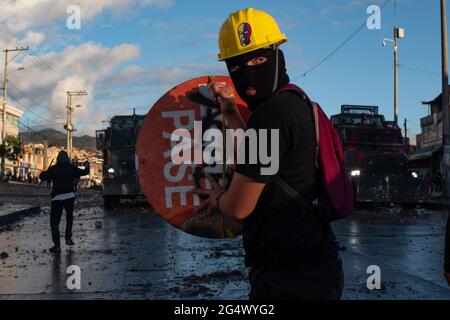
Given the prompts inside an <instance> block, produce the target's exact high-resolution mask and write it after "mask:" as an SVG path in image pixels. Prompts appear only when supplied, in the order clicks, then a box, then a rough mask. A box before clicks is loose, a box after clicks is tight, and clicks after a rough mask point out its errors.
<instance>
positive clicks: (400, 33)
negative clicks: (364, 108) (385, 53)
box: [382, 27, 405, 125]
mask: <svg viewBox="0 0 450 320" xmlns="http://www.w3.org/2000/svg"><path fill="white" fill-rule="evenodd" d="M404 37H405V29H403V28H399V27H395V28H394V40H392V39H388V38H384V39H383V42H382V46H383V47H386V46H387V43H388V42H391V43H393V45H394V123H395V125H398V66H399V64H398V39H403V38H404Z"/></svg>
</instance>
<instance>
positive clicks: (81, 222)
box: [0, 201, 450, 299]
mask: <svg viewBox="0 0 450 320" xmlns="http://www.w3.org/2000/svg"><path fill="white" fill-rule="evenodd" d="M95 202H96V201H93V202H92V203H95ZM428 214H429V213H428ZM428 214H427V215H421V216H419V217H413V216H411V217H402V218H399V217H398V213H392V214H383V215H382V217H380V215H376V216H374V215H373V214H367V213H364V212H362V213H360V214H358V215H357V216H356V217H354V218H352V219H349V220H346V221H341V222H339V223H338V224H336V225H335V229H336V233H337V235H338V238H339V240H340V241H341V243H342V244H343V245H345V247H346V248H347V250H346V251H344V252H342V256H343V260H344V264H345V271H346V288H345V293H344V298H345V299H450V289H449V288H448V287H447V286H446V284H445V283H444V281H443V280H442V278H441V269H442V268H441V265H442V252H443V248H442V245H443V241H444V226H445V221H446V215H445V214H444V213H441V212H432V213H431V215H428ZM47 225H48V208H44V209H43V212H42V213H41V214H40V215H37V216H33V217H28V218H25V219H24V220H22V221H21V222H19V223H16V224H15V225H12V226H10V227H8V228H4V229H2V230H0V252H6V253H8V255H9V257H7V258H5V259H0V299H21V298H25V299H55V298H58V299H111V298H112V299H115V298H120V299H199V298H201V299H246V298H247V292H248V285H247V281H246V277H247V270H246V269H245V267H244V265H243V250H242V247H241V240H240V239H236V240H234V241H215V240H205V239H200V238H196V237H192V236H190V235H187V234H184V233H182V232H179V231H178V230H176V229H174V228H173V227H171V226H170V225H168V224H166V223H165V222H164V221H162V220H161V219H160V218H159V217H158V216H157V215H156V214H154V213H152V212H151V211H150V210H148V209H142V208H139V207H134V208H130V207H128V208H126V207H124V208H121V209H118V210H115V211H111V212H105V211H104V210H103V209H102V208H101V207H98V206H93V205H91V206H89V205H85V206H84V209H81V210H78V211H77V212H76V222H75V225H74V231H75V237H74V240H75V241H76V245H75V247H74V248H73V249H67V248H65V247H63V252H62V253H61V255H60V256H54V255H51V254H49V253H48V252H47V249H48V248H49V247H50V246H51V241H50V234H49V230H48V226H47ZM69 265H78V266H79V267H80V268H81V279H82V280H81V285H82V288H81V290H78V291H77V290H75V291H70V290H68V289H67V287H66V280H67V277H68V276H69V275H68V274H66V269H67V267H68V266H69ZM370 265H378V266H380V268H381V276H382V289H381V290H375V291H369V290H368V289H367V287H366V280H367V277H368V276H369V275H367V274H366V269H367V267H368V266H370Z"/></svg>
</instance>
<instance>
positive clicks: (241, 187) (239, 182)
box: [194, 173, 266, 220]
mask: <svg viewBox="0 0 450 320" xmlns="http://www.w3.org/2000/svg"><path fill="white" fill-rule="evenodd" d="M206 177H207V178H208V180H209V181H210V182H211V184H212V187H213V190H211V191H209V190H195V191H194V192H195V193H196V194H200V195H207V196H209V198H208V199H207V200H206V201H205V202H204V203H203V205H202V206H200V207H199V208H197V209H196V211H197V212H198V211H201V210H203V209H205V208H207V210H208V213H209V212H210V211H211V210H212V209H214V208H219V209H220V211H221V212H222V213H223V214H225V215H227V216H229V217H232V218H235V219H237V220H244V219H245V218H247V217H248V216H249V215H250V214H251V213H252V212H253V210H255V208H256V204H257V203H258V199H259V197H260V195H261V192H262V191H263V190H264V187H265V186H266V185H265V184H264V183H261V182H257V181H256V180H253V179H251V178H248V177H246V176H244V175H241V174H239V173H235V174H234V176H233V180H232V181H231V186H230V188H229V189H228V190H225V189H223V188H222V187H220V185H219V184H218V183H217V182H216V181H215V180H214V179H212V178H211V177H210V176H209V175H206Z"/></svg>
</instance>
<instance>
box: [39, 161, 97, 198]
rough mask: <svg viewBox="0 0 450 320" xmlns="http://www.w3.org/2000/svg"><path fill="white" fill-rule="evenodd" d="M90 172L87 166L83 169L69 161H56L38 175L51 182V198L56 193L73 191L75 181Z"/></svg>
mask: <svg viewBox="0 0 450 320" xmlns="http://www.w3.org/2000/svg"><path fill="white" fill-rule="evenodd" d="M89 172H90V168H89V166H86V168H85V169H84V170H82V169H80V168H78V167H77V166H75V165H73V164H71V163H65V162H64V163H57V164H56V165H54V166H51V167H50V168H48V170H47V171H44V172H42V173H41V174H40V175H39V179H41V180H50V181H52V183H53V190H52V198H53V197H56V196H57V195H60V194H64V193H70V192H75V184H76V181H77V180H78V179H79V178H80V177H82V176H86V175H88V174H89Z"/></svg>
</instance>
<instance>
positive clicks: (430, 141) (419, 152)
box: [409, 87, 450, 174]
mask: <svg viewBox="0 0 450 320" xmlns="http://www.w3.org/2000/svg"><path fill="white" fill-rule="evenodd" d="M449 91H450V87H449ZM423 105H425V106H427V107H428V115H427V116H426V117H424V118H422V119H420V127H421V133H420V134H418V135H417V136H416V141H417V148H416V150H415V151H414V152H412V153H411V154H410V156H409V166H410V168H412V169H414V170H417V171H421V172H423V173H425V174H426V173H427V172H430V173H431V174H436V173H439V172H441V160H442V150H443V148H442V139H443V112H442V94H441V95H439V96H438V97H436V98H435V99H434V100H431V101H426V102H423ZM449 108H450V106H449Z"/></svg>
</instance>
